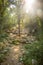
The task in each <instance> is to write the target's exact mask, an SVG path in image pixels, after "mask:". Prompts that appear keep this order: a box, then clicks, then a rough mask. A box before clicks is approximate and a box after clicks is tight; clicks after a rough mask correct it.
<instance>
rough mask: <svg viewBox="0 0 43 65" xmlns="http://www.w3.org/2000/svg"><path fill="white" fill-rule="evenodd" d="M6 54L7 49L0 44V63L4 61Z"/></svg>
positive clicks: (3, 44)
mask: <svg viewBox="0 0 43 65" xmlns="http://www.w3.org/2000/svg"><path fill="white" fill-rule="evenodd" d="M8 52H9V47H8V46H7V45H6V44H5V43H3V42H0V63H2V62H3V61H5V60H6V55H7V54H8Z"/></svg>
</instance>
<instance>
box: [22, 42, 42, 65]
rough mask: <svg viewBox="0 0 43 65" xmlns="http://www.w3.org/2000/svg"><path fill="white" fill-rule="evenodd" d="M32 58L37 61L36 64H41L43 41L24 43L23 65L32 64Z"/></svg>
mask: <svg viewBox="0 0 43 65" xmlns="http://www.w3.org/2000/svg"><path fill="white" fill-rule="evenodd" d="M32 59H34V60H36V61H37V64H36V65H43V41H42V42H38V43H32V44H28V45H25V53H24V54H23V56H22V61H23V63H24V65H32Z"/></svg>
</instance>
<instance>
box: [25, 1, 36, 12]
mask: <svg viewBox="0 0 43 65" xmlns="http://www.w3.org/2000/svg"><path fill="white" fill-rule="evenodd" d="M34 2H35V0H25V10H26V13H28V12H29V11H32V10H33V4H34Z"/></svg>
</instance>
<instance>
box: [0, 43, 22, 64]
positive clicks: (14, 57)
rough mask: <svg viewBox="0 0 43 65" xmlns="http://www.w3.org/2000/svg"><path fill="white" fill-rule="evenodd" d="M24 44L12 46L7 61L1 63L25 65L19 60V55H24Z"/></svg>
mask: <svg viewBox="0 0 43 65" xmlns="http://www.w3.org/2000/svg"><path fill="white" fill-rule="evenodd" d="M21 50H22V45H21V44H19V45H15V46H13V47H12V48H11V50H10V53H9V56H8V57H7V60H6V62H4V63H2V64H1V65H23V64H22V63H21V62H19V57H20V56H21V55H22V51H21Z"/></svg>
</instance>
